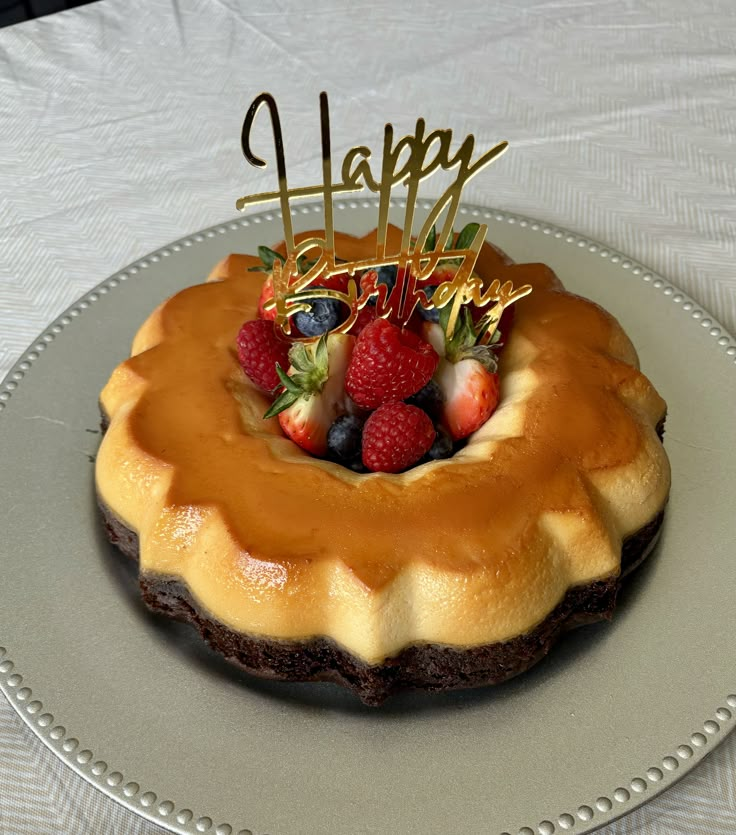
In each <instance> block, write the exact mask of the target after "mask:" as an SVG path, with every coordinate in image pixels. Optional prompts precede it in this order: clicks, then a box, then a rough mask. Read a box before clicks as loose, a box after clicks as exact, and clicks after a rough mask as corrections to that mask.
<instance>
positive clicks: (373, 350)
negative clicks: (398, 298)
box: [345, 319, 439, 409]
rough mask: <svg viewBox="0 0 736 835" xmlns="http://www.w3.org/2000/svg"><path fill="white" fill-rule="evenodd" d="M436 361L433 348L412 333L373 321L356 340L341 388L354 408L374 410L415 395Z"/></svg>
mask: <svg viewBox="0 0 736 835" xmlns="http://www.w3.org/2000/svg"><path fill="white" fill-rule="evenodd" d="M438 362H439V357H438V356H437V352H436V351H435V350H434V348H433V347H432V346H431V345H429V344H428V343H426V342H424V340H422V339H420V338H419V337H418V336H417V335H416V334H414V333H412V332H411V331H407V330H402V329H401V328H399V327H397V326H396V325H394V324H392V323H391V322H388V321H387V320H386V319H376V320H375V321H374V322H371V324H369V325H368V326H367V327H365V328H364V329H363V331H362V332H361V334H360V336H359V337H358V341H357V342H356V344H355V350H354V351H353V356H352V358H351V361H350V365H349V366H348V372H347V376H346V378H345V388H346V390H347V392H348V394H349V395H350V396H351V397H352V398H353V400H354V401H355V402H356V403H357V404H358V406H361V407H362V408H364V409H376V408H377V407H378V406H382V405H383V404H384V403H389V402H391V401H392V400H403V399H404V398H406V397H410V396H411V395H412V394H415V393H416V392H418V391H419V389H421V388H422V387H423V386H424V385H426V383H428V382H429V380H430V379H431V377H432V375H433V374H434V371H435V369H436V368H437V363H438Z"/></svg>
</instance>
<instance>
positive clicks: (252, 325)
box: [237, 319, 289, 392]
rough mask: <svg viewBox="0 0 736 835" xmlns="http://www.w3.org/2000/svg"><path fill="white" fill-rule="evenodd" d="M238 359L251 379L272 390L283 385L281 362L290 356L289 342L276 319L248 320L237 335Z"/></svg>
mask: <svg viewBox="0 0 736 835" xmlns="http://www.w3.org/2000/svg"><path fill="white" fill-rule="evenodd" d="M237 346H238V360H239V361H240V365H241V366H242V368H243V371H245V373H246V374H247V375H248V377H249V379H250V380H251V381H252V382H253V383H255V384H256V385H257V386H258V387H259V388H260V389H263V391H268V392H272V391H274V389H276V388H277V386H278V385H279V375H278V373H277V371H276V366H277V364H281V365H285V364H286V362H287V361H288V358H289V343H288V342H287V341H286V340H285V339H283V338H282V337H281V336H280V335H279V333H278V331H277V329H276V327H275V326H274V323H273V322H270V321H267V320H265V319H254V320H252V321H250V322H246V323H245V324H244V325H243V326H242V327H241V329H240V332H239V333H238V337H237Z"/></svg>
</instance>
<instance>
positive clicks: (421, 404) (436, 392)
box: [406, 380, 445, 421]
mask: <svg viewBox="0 0 736 835" xmlns="http://www.w3.org/2000/svg"><path fill="white" fill-rule="evenodd" d="M406 402H407V403H410V404H411V405H412V406H417V407H418V408H420V409H421V410H422V411H423V412H426V413H427V414H428V415H429V416H430V417H431V418H432V420H434V421H437V420H439V418H440V416H441V414H442V404H443V403H444V402H445V398H444V395H443V394H442V390H441V389H440V387H439V386H438V385H437V383H436V382H435V381H434V380H430V381H429V382H428V383H427V385H426V386H424V388H421V389H419V391H418V392H417V393H416V394H412V396H411V397H407V398H406Z"/></svg>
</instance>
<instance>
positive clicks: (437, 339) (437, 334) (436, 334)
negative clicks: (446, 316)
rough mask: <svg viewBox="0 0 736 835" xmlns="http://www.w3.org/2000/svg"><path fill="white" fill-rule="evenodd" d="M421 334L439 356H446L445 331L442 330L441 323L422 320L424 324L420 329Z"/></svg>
mask: <svg viewBox="0 0 736 835" xmlns="http://www.w3.org/2000/svg"><path fill="white" fill-rule="evenodd" d="M419 335H420V336H421V337H422V339H423V340H424V341H425V342H429V344H430V345H431V346H432V347H433V348H434V349H435V351H436V352H437V353H438V355H439V356H441V357H444V355H445V332H444V331H443V330H442V326H441V325H438V324H437V323H436V322H425V321H422V326H421V328H420V329H419Z"/></svg>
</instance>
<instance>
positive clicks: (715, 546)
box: [0, 200, 736, 835]
mask: <svg viewBox="0 0 736 835" xmlns="http://www.w3.org/2000/svg"><path fill="white" fill-rule="evenodd" d="M428 207H429V204H425V203H420V205H419V207H418V209H419V216H420V217H421V215H422V213H423V212H426V210H427V209H428ZM392 212H393V214H392V220H393V221H394V222H396V223H401V216H402V206H401V204H400V203H398V204H396V205H395V206H394V207H393V209H392ZM376 215H377V211H376V202H375V201H374V200H365V201H349V202H341V203H339V204H338V203H336V215H335V219H336V220H335V222H336V226H337V228H339V229H340V230H342V231H345V232H349V233H355V234H358V233H364V232H366V231H368V230H369V229H370V228H372V227H374V226H375V224H376ZM476 219H477V220H478V221H479V222H487V223H488V224H489V233H488V239H489V240H491V241H493V242H494V243H496V244H498V245H499V246H501V247H502V248H503V249H504V250H506V251H507V252H508V253H509V254H510V255H511V256H512V257H513V258H515V259H516V260H517V261H542V262H545V263H547V264H549V265H550V266H551V267H552V268H553V269H554V270H555V271H556V272H557V274H558V275H559V276H560V278H561V279H562V281H563V282H564V284H565V285H566V286H567V287H568V288H570V289H571V290H573V291H575V292H579V293H581V294H583V295H585V296H588V297H590V298H592V299H594V300H595V301H597V302H599V303H600V304H602V305H603V306H604V307H606V308H607V309H608V310H610V311H611V312H612V313H613V314H614V315H616V316H617V317H618V318H619V320H620V321H621V323H622V324H623V326H624V328H625V329H626V331H627V332H628V334H629V336H630V337H631V339H632V341H633V342H634V344H635V345H636V347H637V350H638V351H639V355H640V358H641V365H642V369H643V370H644V372H645V373H646V374H647V375H648V376H649V377H650V378H651V379H652V380H653V381H654V383H655V385H656V386H657V388H658V389H659V391H660V392H661V393H662V395H663V396H664V397H665V399H666V400H667V401H668V404H669V417H668V420H667V428H666V436H665V446H666V448H667V451H668V453H669V455H670V459H671V462H672V469H673V487H672V495H671V499H670V503H669V508H668V512H667V517H666V522H665V525H664V529H663V534H662V538H661V541H660V544H659V546H658V548H657V549H656V551H655V552H654V554H653V555H652V556H651V557H650V558H649V560H648V561H647V562H646V563H645V565H644V566H643V567H642V568H641V569H640V570H639V571H637V572H636V574H635V575H634V576H633V577H632V578H631V581H630V583H629V584H628V586H627V587H626V588H625V590H624V593H623V594H622V597H621V603H620V607H619V609H618V610H617V614H616V617H615V619H614V621H613V622H612V623H610V624H599V625H595V626H591V627H586V628H583V629H580V630H577V631H576V632H574V633H571V634H570V635H568V636H567V637H566V638H565V639H563V641H562V642H561V643H560V644H558V645H557V647H556V648H555V649H554V650H553V651H552V653H551V654H550V656H549V657H548V658H547V659H545V660H544V661H543V662H542V663H540V664H539V665H538V666H537V667H536V668H534V669H533V670H532V671H531V672H529V673H527V674H525V675H523V676H521V677H519V678H517V679H515V680H513V681H511V682H508V683H507V684H504V685H502V686H499V687H496V688H487V689H482V690H476V691H472V692H460V693H454V694H446V695H441V696H429V695H426V694H405V695H402V696H399V697H397V698H394V699H393V700H392V701H390V702H389V703H388V704H386V705H385V706H384V707H383V708H380V709H369V708H365V707H363V706H362V705H361V704H359V703H358V702H357V701H356V700H355V698H354V697H352V696H351V695H349V694H347V693H344V692H343V691H341V690H339V689H338V688H336V687H334V686H333V685H329V684H291V685H290V684H283V683H269V682H264V681H259V680H256V679H253V678H251V677H249V676H247V675H245V674H243V673H240V672H238V671H236V670H233V669H231V668H230V667H229V666H228V665H227V664H225V663H224V662H223V661H222V660H221V659H220V658H219V657H217V656H215V655H214V654H213V653H211V652H210V651H209V650H208V649H207V648H206V646H205V645H204V644H203V643H202V642H201V641H200V640H199V638H198V637H197V636H196V635H195V633H194V632H193V630H190V628H188V627H186V626H183V625H181V624H175V623H170V622H168V621H166V620H165V619H163V618H158V617H155V616H153V615H150V614H148V613H147V611H146V610H145V608H144V606H143V604H142V603H141V602H140V600H139V596H138V590H137V585H136V578H135V573H134V567H132V566H131V565H129V564H127V563H126V561H125V560H124V558H123V557H121V555H120V554H119V553H118V552H117V551H116V550H115V549H114V548H112V547H111V546H110V545H108V543H107V541H106V539H105V536H104V534H103V533H102V530H101V525H100V522H99V519H98V516H97V510H96V506H95V494H94V484H93V469H94V468H93V461H94V456H95V452H96V449H97V446H98V444H99V430H98V427H99V414H98V410H97V396H98V393H99V391H100V389H101V388H102V386H103V385H104V383H105V382H106V380H107V378H108V376H109V374H110V373H111V371H112V370H113V368H114V367H115V365H116V364H117V363H118V362H119V361H120V360H122V359H123V358H125V357H126V356H127V354H128V350H129V346H130V343H131V339H132V337H133V335H134V333H135V331H136V330H137V328H138V326H139V325H140V324H141V323H142V322H143V320H144V319H145V318H146V316H147V315H148V314H149V313H150V311H151V310H152V309H153V308H154V307H155V306H156V305H157V304H158V303H159V302H160V301H162V300H163V299H164V298H165V297H167V296H169V295H170V294H172V293H174V292H175V291H177V290H179V289H180V288H182V287H185V286H187V285H190V284H194V283H197V282H199V281H201V280H203V277H204V276H206V274H207V273H208V272H209V270H210V268H211V267H212V265H213V264H214V263H215V262H216V261H217V260H218V259H220V258H222V257H223V256H224V255H226V254H227V253H229V252H255V250H256V247H257V246H258V244H262V243H266V244H272V243H274V242H275V241H277V240H279V239H280V238H281V237H282V231H281V221H280V216H279V214H278V213H277V212H273V213H263V214H260V215H253V216H249V217H245V218H241V219H239V220H237V221H233V222H231V223H228V224H225V225H223V226H219V227H213V228H212V229H210V230H206V231H204V232H202V233H200V234H197V235H194V236H191V237H189V238H185V239H183V240H181V241H178V242H177V243H175V244H171V245H170V246H167V247H165V248H164V249H161V250H159V251H157V252H155V253H152V254H151V255H149V256H146V258H144V259H142V260H141V261H139V262H137V263H136V264H133V265H131V266H130V267H127V268H126V269H124V270H122V271H121V272H120V273H118V274H116V275H114V276H112V277H111V278H110V279H108V280H107V281H105V282H103V283H102V284H101V285H99V286H98V287H97V288H96V289H95V290H93V291H91V292H90V293H88V294H87V295H86V296H84V297H83V298H82V299H80V301H79V302H77V304H75V305H74V306H73V307H72V308H71V309H70V310H68V311H67V312H66V313H65V314H64V315H63V316H61V317H60V318H59V319H58V320H57V321H56V322H54V323H53V324H52V325H51V326H50V327H49V328H48V330H47V331H46V332H45V333H44V334H42V335H41V336H40V337H39V338H38V340H37V341H36V342H35V343H34V344H33V345H32V346H31V348H30V349H29V350H28V351H27V352H26V354H25V355H24V356H23V357H22V359H21V360H20V361H19V362H18V363H17V364H16V366H15V367H14V369H13V370H12V371H11V372H10V374H9V375H8V377H7V378H6V380H5V382H4V384H3V386H2V387H0V461H2V462H3V463H2V478H1V479H0V531H2V534H1V535H0V570H1V574H0V576H1V577H2V584H1V585H0V594H1V596H2V607H1V608H0V644H2V648H0V687H2V690H3V692H4V693H5V695H6V696H7V698H8V699H9V700H10V702H11V704H12V705H13V706H14V707H15V709H16V710H17V712H18V713H19V715H20V716H21V717H22V718H23V720H24V721H25V722H26V723H27V724H28V726H29V727H30V728H31V729H32V730H33V731H34V733H35V734H36V735H37V736H38V737H39V738H40V739H41V740H42V741H43V742H44V743H45V744H46V745H47V746H48V747H49V748H50V749H51V750H52V751H54V753H55V754H56V755H57V756H59V757H60V758H61V759H62V760H63V761H64V762H66V763H67V764H68V765H70V766H71V767H72V768H73V769H74V770H75V771H76V772H77V773H78V774H80V775H81V776H82V777H84V778H85V779H86V780H88V781H89V782H90V783H92V784H93V785H95V786H96V787H97V788H99V789H100V790H102V791H103V792H105V793H106V794H107V795H109V796H110V797H112V798H113V799H114V800H116V801H118V802H119V803H122V804H123V805H125V806H127V807H128V808H129V809H131V810H132V811H134V812H136V813H138V814H139V815H142V816H144V817H146V818H148V819H149V820H151V821H152V822H154V823H156V824H158V825H159V826H161V827H164V828H168V829H169V830H171V831H172V832H178V833H200V832H211V833H217V835H228V834H229V833H232V835H235V833H254V835H264V834H265V833H270V835H296V833H304V832H309V833H311V834H312V835H318V833H330V835H343V833H347V832H362V833H381V835H384V833H389V832H401V833H422V835H430V833H447V832H463V833H466V835H472V834H473V833H484V835H489V833H490V835H498V834H499V833H511V835H516V833H522V835H536V833H539V835H551V833H555V832H558V833H559V832H568V831H570V832H574V833H578V834H579V833H585V832H590V831H592V830H594V829H596V828H598V827H599V826H602V825H604V824H607V823H609V822H611V821H612V820H613V819H615V818H616V817H618V816H620V815H624V814H626V813H627V812H630V811H631V810H632V809H634V808H636V807H637V806H639V805H641V804H642V803H644V802H646V801H648V800H649V799H651V798H652V797H654V796H656V795H657V794H658V793H660V792H661V791H663V790H664V789H666V788H667V787H669V786H671V785H672V784H673V783H674V782H675V781H676V780H677V779H678V778H680V777H682V776H683V775H684V774H685V773H687V772H688V771H690V770H691V769H692V768H693V767H694V766H696V765H697V763H699V762H700V760H702V759H703V757H705V756H706V755H707V754H708V753H709V752H710V751H711V750H713V748H714V747H715V746H716V745H717V744H718V743H719V742H720V741H722V740H723V739H724V737H725V736H726V735H727V734H728V733H729V732H730V731H731V730H732V729H733V727H734V724H735V720H734V714H736V672H735V671H734V663H733V635H734V632H735V631H736V608H734V606H733V589H734V588H736V560H734V558H733V556H734V533H735V532H736V523H735V522H734V512H733V484H734V483H735V482H736V422H735V421H734V412H733V409H734V404H735V403H736V365H734V362H735V361H736V341H735V340H734V339H733V338H732V337H730V336H729V335H728V334H727V333H726V332H725V331H724V329H723V328H722V327H721V326H720V325H719V324H718V323H717V322H716V321H715V320H714V319H713V317H712V316H710V315H709V314H708V313H706V312H705V311H703V310H702V309H701V308H699V307H698V305H697V304H696V303H695V302H693V301H692V300H691V299H689V298H688V297H687V296H686V295H685V294H684V293H682V292H681V291H680V290H678V289H677V288H676V287H673V286H672V285H671V284H669V282H667V281H666V280H665V279H664V278H661V277H659V276H657V275H655V274H653V273H652V272H651V271H649V270H647V269H646V268H645V267H643V266H642V265H640V264H637V263H636V262H635V261H633V260H632V259H630V258H627V257H626V256H624V255H622V254H619V253H617V252H615V251H613V250H611V249H609V248H607V247H604V246H602V245H600V244H597V243H594V242H591V241H588V240H586V239H583V238H581V237H579V236H577V235H575V234H574V233H569V232H566V231H563V230H559V229H556V228H553V227H550V226H548V225H546V224H544V223H541V222H538V221H534V220H531V219H527V218H522V217H519V216H514V215H510V214H508V213H505V212H500V211H496V210H491V209H485V208H475V207H464V208H463V209H462V212H461V216H460V217H459V218H458V224H460V223H464V222H467V221H470V220H476ZM294 221H295V228H296V230H297V231H298V230H299V229H306V228H315V227H320V226H321V225H322V212H321V207H320V206H318V205H313V206H302V207H299V208H298V209H297V210H296V212H295V218H294ZM184 373H185V370H184ZM407 546H408V547H410V543H407Z"/></svg>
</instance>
